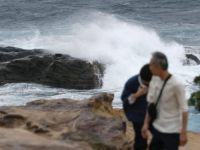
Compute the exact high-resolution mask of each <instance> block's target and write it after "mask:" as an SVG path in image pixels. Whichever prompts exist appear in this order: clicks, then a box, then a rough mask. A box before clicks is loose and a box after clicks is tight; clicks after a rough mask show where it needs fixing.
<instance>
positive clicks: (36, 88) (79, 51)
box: [0, 0, 200, 132]
mask: <svg viewBox="0 0 200 150" xmlns="http://www.w3.org/2000/svg"><path fill="white" fill-rule="evenodd" d="M199 14H200V1H199V0H190V1H188V0H164V1H163V0H157V1H153V0H143V1H141V0H132V1H130V0H109V1H104V0H95V1H94V0H81V1H77V0H73V1H72V0H70V1H69V0H34V1H33V0H15V1H11V0H1V3H0V20H1V21H0V35H1V36H0V46H3V47H4V46H15V47H21V48H27V49H33V48H43V49H50V50H52V53H65V54H69V55H71V56H73V57H78V58H84V59H87V60H88V61H90V62H92V61H93V60H98V61H99V62H101V63H104V64H106V68H107V69H106V74H105V77H104V80H103V81H104V85H103V88H102V89H97V90H89V91H79V90H67V89H61V88H53V87H49V86H43V85H38V84H26V83H20V84H6V85H4V86H1V87H0V95H1V96H0V105H23V104H25V103H27V102H29V101H32V100H37V99H56V98H71V99H77V100H81V99H84V98H88V97H90V96H92V95H94V94H98V93H100V92H111V93H114V94H115V99H114V102H113V106H114V107H115V108H116V107H118V108H121V107H122V104H121V100H120V95H121V92H122V88H123V86H124V83H125V82H126V81H127V79H128V78H130V77H131V76H133V75H135V74H137V73H138V72H139V70H140V68H141V67H142V66H143V65H144V64H145V63H148V62H149V60H150V57H151V54H152V52H154V51H156V50H159V51H162V52H164V53H165V54H166V55H167V57H168V59H169V62H170V67H169V71H170V72H171V73H172V74H174V75H176V76H177V77H179V78H180V80H181V81H182V83H183V84H184V86H185V90H186V97H187V99H188V98H189V96H190V94H191V93H192V92H194V91H196V90H198V87H197V86H195V85H194V84H193V82H192V81H193V78H194V76H196V75H199V72H200V67H199V66H197V65H191V66H183V64H182V60H184V59H185V48H184V47H191V48H192V49H193V50H192V51H190V53H194V52H195V51H194V49H195V50H197V53H196V56H197V57H199V58H200V55H199V54H198V49H200V15H199ZM199 126H200V114H199V113H198V112H197V111H195V109H194V108H193V107H190V117H189V124H188V130H190V131H195V132H200V128H199Z"/></svg>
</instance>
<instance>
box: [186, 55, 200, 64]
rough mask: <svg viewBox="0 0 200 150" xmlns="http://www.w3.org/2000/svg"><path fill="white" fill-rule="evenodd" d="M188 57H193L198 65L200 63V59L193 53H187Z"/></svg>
mask: <svg viewBox="0 0 200 150" xmlns="http://www.w3.org/2000/svg"><path fill="white" fill-rule="evenodd" d="M186 58H188V59H191V60H193V61H195V62H196V63H197V65H199V64H200V60H199V59H198V58H197V57H196V56H195V55H193V54H186Z"/></svg>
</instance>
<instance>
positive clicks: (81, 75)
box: [0, 47, 105, 89]
mask: <svg viewBox="0 0 200 150" xmlns="http://www.w3.org/2000/svg"><path fill="white" fill-rule="evenodd" d="M104 70H105V66H104V65H103V64H100V63H98V62H97V61H95V62H93V63H90V62H88V61H86V60H82V59H77V58H73V57H71V56H69V55H63V54H50V53H49V52H48V51H47V50H41V49H35V50H23V49H19V48H13V47H6V48H0V85H3V84H6V83H19V82H26V83H39V84H45V85H50V86H55V87H61V88H67V89H94V88H100V87H102V85H103V80H102V78H103V75H104Z"/></svg>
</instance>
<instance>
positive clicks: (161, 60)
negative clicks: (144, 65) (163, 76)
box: [153, 52, 168, 70]
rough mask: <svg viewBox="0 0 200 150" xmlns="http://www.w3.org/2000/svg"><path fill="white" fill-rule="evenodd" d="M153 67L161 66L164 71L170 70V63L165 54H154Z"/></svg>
mask: <svg viewBox="0 0 200 150" xmlns="http://www.w3.org/2000/svg"><path fill="white" fill-rule="evenodd" d="M153 58H154V59H153V65H154V66H161V68H162V69H163V70H167V68H168V61H167V57H166V56H165V54H163V53H161V52H154V53H153Z"/></svg>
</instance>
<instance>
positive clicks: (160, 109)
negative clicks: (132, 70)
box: [141, 52, 188, 150]
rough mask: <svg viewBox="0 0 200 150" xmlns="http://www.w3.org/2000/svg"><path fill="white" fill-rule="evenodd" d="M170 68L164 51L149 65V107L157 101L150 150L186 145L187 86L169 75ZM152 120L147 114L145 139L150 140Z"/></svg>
mask: <svg viewBox="0 0 200 150" xmlns="http://www.w3.org/2000/svg"><path fill="white" fill-rule="evenodd" d="M167 69H168V61H167V58H166V56H165V55H164V54H163V53H161V52H155V53H153V57H152V59H151V62H150V70H151V72H152V74H153V77H152V80H151V82H150V85H149V92H148V95H147V101H148V103H149V105H150V104H151V103H154V104H155V103H156V101H157V99H158V103H157V105H156V111H157V116H156V119H155V120H154V121H153V138H152V141H151V143H150V146H149V150H164V149H165V150H178V147H179V145H181V146H183V145H185V144H186V143H187V119H188V105H187V102H186V100H185V91H184V87H183V85H182V84H181V82H180V81H179V80H178V79H177V78H176V77H175V76H174V75H172V76H171V75H170V73H169V72H168V71H167ZM165 80H166V83H165ZM164 83H165V84H164ZM163 85H164V86H163ZM162 87H163V88H162ZM161 89H162V90H161ZM161 91H162V92H161ZM160 93H161V95H160ZM159 95H160V98H158V97H159ZM150 119H151V118H150V116H149V113H148V111H147V113H146V117H145V121H144V125H143V127H142V130H141V132H142V136H143V138H147V130H148V126H149V122H150Z"/></svg>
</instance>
